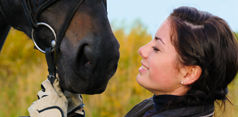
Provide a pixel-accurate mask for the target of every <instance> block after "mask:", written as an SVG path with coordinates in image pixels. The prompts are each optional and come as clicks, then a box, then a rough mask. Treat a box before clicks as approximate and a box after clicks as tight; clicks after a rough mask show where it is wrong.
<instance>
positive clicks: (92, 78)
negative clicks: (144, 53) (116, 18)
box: [0, 0, 119, 94]
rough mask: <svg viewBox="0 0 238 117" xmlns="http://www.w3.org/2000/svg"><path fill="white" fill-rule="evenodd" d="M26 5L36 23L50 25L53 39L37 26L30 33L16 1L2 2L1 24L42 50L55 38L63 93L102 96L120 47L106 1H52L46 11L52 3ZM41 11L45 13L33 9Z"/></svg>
mask: <svg viewBox="0 0 238 117" xmlns="http://www.w3.org/2000/svg"><path fill="white" fill-rule="evenodd" d="M23 1H24V0H23ZM25 1H26V2H28V4H31V5H35V6H34V7H32V6H31V7H32V10H33V11H30V12H31V13H32V12H33V15H35V16H36V17H37V18H38V19H37V20H38V21H39V22H45V23H47V24H49V25H50V26H51V27H52V29H54V31H55V33H56V37H55V35H53V33H52V31H51V30H49V29H48V28H47V27H46V26H40V25H37V26H35V27H36V28H34V33H32V27H34V26H32V23H29V16H27V13H26V11H24V8H23V6H24V5H22V3H21V2H20V1H19V0H5V1H3V0H1V7H2V11H3V13H4V14H3V15H4V17H5V18H4V17H1V15H0V20H3V19H6V20H7V21H6V22H7V23H8V24H9V25H11V26H12V27H14V28H15V29H18V30H20V31H23V32H25V33H26V34H27V35H28V36H29V37H35V40H36V43H37V45H38V46H39V48H41V49H42V50H44V49H45V48H46V47H49V46H51V42H52V40H54V39H55V38H57V40H56V41H59V40H60V42H57V44H56V46H57V45H58V50H55V51H57V52H56V53H57V55H55V59H56V62H55V63H56V66H57V69H58V77H59V79H60V86H61V87H62V88H63V89H65V90H68V91H71V92H74V93H83V94H95V93H102V92H103V91H104V90H105V89H106V86H107V83H108V81H109V79H110V78H111V77H112V76H113V74H114V73H115V71H116V69H117V63H118V59H119V43H118V41H117V39H116V38H115V36H114V34H113V32H112V30H111V27H110V23H109V21H108V18H107V9H106V4H105V0H55V2H54V3H51V4H50V5H49V6H47V7H45V6H44V5H45V4H46V3H47V2H49V1H51V0H32V1H31V0H25ZM52 1H53V0H52ZM41 7H45V9H43V10H42V9H35V8H41ZM72 9H74V10H72ZM40 10H42V11H40ZM38 12H39V13H38ZM34 13H35V14H34ZM37 13H38V14H37ZM69 14H70V15H72V17H71V16H70V15H69ZM33 22H34V19H33ZM65 22H68V24H67V23H65ZM0 26H1V25H0Z"/></svg>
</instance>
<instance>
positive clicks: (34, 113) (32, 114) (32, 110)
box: [28, 106, 40, 117]
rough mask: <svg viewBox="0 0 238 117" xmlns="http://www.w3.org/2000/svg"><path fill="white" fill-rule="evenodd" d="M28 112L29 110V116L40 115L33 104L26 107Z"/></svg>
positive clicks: (36, 116)
mask: <svg viewBox="0 0 238 117" xmlns="http://www.w3.org/2000/svg"><path fill="white" fill-rule="evenodd" d="M28 112H29V114H30V116H31V117H40V114H39V112H38V111H37V110H36V109H35V108H34V107H33V106H30V107H29V108H28Z"/></svg>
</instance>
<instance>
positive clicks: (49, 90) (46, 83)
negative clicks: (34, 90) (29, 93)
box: [37, 79, 57, 98]
mask: <svg viewBox="0 0 238 117" xmlns="http://www.w3.org/2000/svg"><path fill="white" fill-rule="evenodd" d="M41 85H42V86H43V87H44V88H45V91H42V90H41V91H39V92H38V94H37V95H38V96H39V97H40V98H42V97H44V96H47V95H57V93H56V91H55V89H54V88H53V86H52V84H51V83H50V81H49V80H48V79H46V80H45V81H44V82H42V84H41Z"/></svg>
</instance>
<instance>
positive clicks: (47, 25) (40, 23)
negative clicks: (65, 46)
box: [31, 22, 57, 53]
mask: <svg viewBox="0 0 238 117" xmlns="http://www.w3.org/2000/svg"><path fill="white" fill-rule="evenodd" d="M36 25H37V26H39V25H42V26H46V27H48V28H49V29H50V30H51V32H52V33H53V35H54V37H55V40H53V41H52V42H51V46H52V47H53V49H52V52H53V51H54V48H55V42H56V41H57V37H56V33H55V31H54V29H53V28H52V27H51V26H50V25H49V24H47V23H44V22H39V23H37V24H36ZM31 37H32V41H33V43H34V45H35V47H36V48H37V49H38V50H39V51H41V52H42V53H45V51H44V50H42V49H41V48H40V47H39V46H38V45H37V44H36V42H35V39H34V29H32V31H31Z"/></svg>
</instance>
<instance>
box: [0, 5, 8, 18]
mask: <svg viewBox="0 0 238 117" xmlns="http://www.w3.org/2000/svg"><path fill="white" fill-rule="evenodd" d="M0 12H1V14H2V15H3V17H4V19H5V20H6V21H7V18H6V16H5V14H4V13H3V10H2V3H1V0H0Z"/></svg>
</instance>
